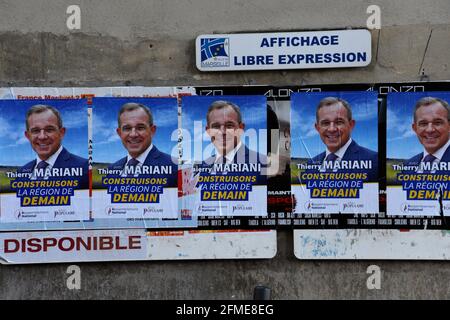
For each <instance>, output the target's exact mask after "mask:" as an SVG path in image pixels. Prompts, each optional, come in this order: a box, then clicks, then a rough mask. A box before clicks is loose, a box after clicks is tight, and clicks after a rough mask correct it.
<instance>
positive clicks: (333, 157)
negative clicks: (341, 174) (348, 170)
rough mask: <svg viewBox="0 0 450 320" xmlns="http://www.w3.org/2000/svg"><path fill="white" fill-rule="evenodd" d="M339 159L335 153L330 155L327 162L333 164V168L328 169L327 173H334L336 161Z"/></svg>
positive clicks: (326, 159)
mask: <svg viewBox="0 0 450 320" xmlns="http://www.w3.org/2000/svg"><path fill="white" fill-rule="evenodd" d="M338 158H339V157H338V156H337V155H335V154H334V153H330V154H329V155H328V156H327V157H326V158H325V161H327V162H328V164H330V163H331V168H330V167H328V168H327V170H326V172H333V171H334V163H335V161H336V159H338Z"/></svg>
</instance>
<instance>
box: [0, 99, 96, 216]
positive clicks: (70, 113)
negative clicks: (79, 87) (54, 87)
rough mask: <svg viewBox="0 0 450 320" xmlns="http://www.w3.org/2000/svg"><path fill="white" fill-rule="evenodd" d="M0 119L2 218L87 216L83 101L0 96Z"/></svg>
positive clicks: (86, 141)
mask: <svg viewBox="0 0 450 320" xmlns="http://www.w3.org/2000/svg"><path fill="white" fill-rule="evenodd" d="M0 123H1V125H0V128H1V129H0V130H1V132H2V134H1V141H2V143H1V146H0V149H1V152H0V166H1V171H0V191H1V197H0V203H1V205H0V222H2V223H21V222H59V221H80V220H87V219H89V169H88V112H87V102H86V100H84V99H65V100H60V99H52V100H48V99H47V100H38V99H36V100H0Z"/></svg>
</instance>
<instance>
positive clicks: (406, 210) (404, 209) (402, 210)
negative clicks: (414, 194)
mask: <svg viewBox="0 0 450 320" xmlns="http://www.w3.org/2000/svg"><path fill="white" fill-rule="evenodd" d="M400 210H401V212H403V213H406V212H408V204H407V203H402V205H401V206H400Z"/></svg>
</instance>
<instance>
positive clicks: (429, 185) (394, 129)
mask: <svg viewBox="0 0 450 320" xmlns="http://www.w3.org/2000/svg"><path fill="white" fill-rule="evenodd" d="M449 102H450V92H415V93H413V92H411V93H409V92H408V93H389V94H388V96H387V135H386V143H387V146H386V154H387V163H386V171H387V172H386V178H387V187H386V192H387V194H386V201H387V214H388V215H408V216H439V215H440V216H443V215H445V216H448V215H450V191H449V190H450V179H449V172H450V148H449V145H450V141H449V131H450V124H449V116H450V114H449V112H450V111H449Z"/></svg>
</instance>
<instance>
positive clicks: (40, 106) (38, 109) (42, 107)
mask: <svg viewBox="0 0 450 320" xmlns="http://www.w3.org/2000/svg"><path fill="white" fill-rule="evenodd" d="M47 110H48V111H51V112H52V113H53V114H54V115H55V116H56V119H57V120H58V128H62V127H63V122H62V118H61V114H60V113H59V111H58V110H57V109H56V108H55V107H52V106H48V105H45V104H36V105H34V106H32V107H31V108H30V109H28V111H27V114H26V117H25V125H26V128H27V131H28V130H29V129H30V125H29V124H28V119H29V118H30V117H31V115H32V114H39V113H43V112H45V111H47Z"/></svg>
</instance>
